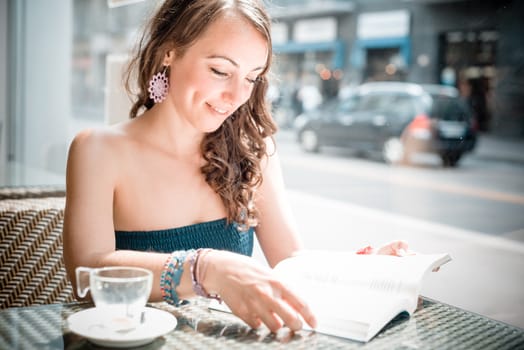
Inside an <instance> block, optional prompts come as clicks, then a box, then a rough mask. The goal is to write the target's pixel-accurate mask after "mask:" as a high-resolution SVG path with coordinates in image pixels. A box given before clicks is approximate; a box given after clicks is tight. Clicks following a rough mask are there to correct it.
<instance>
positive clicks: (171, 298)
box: [160, 249, 195, 305]
mask: <svg viewBox="0 0 524 350" xmlns="http://www.w3.org/2000/svg"><path fill="white" fill-rule="evenodd" d="M194 252H195V251H194V250H193V249H191V250H187V251H186V250H179V251H174V252H173V253H171V254H170V255H169V257H168V258H167V260H166V262H165V263H164V268H163V269H162V273H161V275H160V291H161V292H162V299H164V301H166V302H168V303H169V304H173V305H178V304H179V303H180V299H179V297H178V294H177V292H176V288H177V287H178V285H179V284H180V279H181V278H182V273H183V272H184V262H185V261H186V257H187V255H188V254H194Z"/></svg>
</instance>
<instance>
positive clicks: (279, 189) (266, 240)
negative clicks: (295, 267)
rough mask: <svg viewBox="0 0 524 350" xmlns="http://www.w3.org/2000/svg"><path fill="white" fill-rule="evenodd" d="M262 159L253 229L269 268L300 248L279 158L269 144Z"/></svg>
mask: <svg viewBox="0 0 524 350" xmlns="http://www.w3.org/2000/svg"><path fill="white" fill-rule="evenodd" d="M268 149H269V151H268V153H269V156H268V157H267V158H266V159H265V160H264V162H263V164H262V167H263V181H262V185H261V186H260V189H259V191H258V193H257V202H256V205H257V208H258V210H259V213H260V222H259V225H258V226H257V228H256V232H257V238H258V241H259V243H260V247H261V248H262V251H263V252H264V255H265V257H266V259H267V261H268V263H269V265H270V266H271V267H274V266H275V265H276V264H277V263H278V262H280V261H281V260H283V259H285V258H287V257H290V256H292V255H293V254H294V253H296V252H298V251H300V250H301V249H303V245H302V241H301V238H300V236H299V234H298V230H297V227H296V222H295V219H294V216H293V213H292V211H291V208H290V206H289V203H288V200H287V197H286V190H285V186H284V179H283V176H282V170H281V167H280V159H279V157H278V154H277V152H276V151H275V150H274V146H273V144H272V142H270V141H268Z"/></svg>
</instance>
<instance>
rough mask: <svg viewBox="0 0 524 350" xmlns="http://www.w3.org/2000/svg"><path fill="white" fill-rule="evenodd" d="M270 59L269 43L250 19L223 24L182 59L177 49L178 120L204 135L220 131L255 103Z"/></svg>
mask: <svg viewBox="0 0 524 350" xmlns="http://www.w3.org/2000/svg"><path fill="white" fill-rule="evenodd" d="M267 55H268V47H267V42H266V40H265V38H264V37H263V36H262V35H261V34H260V33H259V32H258V31H256V29H255V28H254V27H253V26H252V25H251V24H250V23H249V22H247V21H246V20H245V19H243V18H241V17H240V16H238V15H235V14H228V15H226V16H224V17H222V18H220V19H217V20H216V21H215V22H214V23H212V24H211V25H210V26H209V27H208V28H207V30H206V31H205V32H204V33H203V34H202V36H201V37H200V38H199V39H198V40H197V41H196V42H195V43H194V44H193V45H192V46H191V47H190V48H188V49H187V51H186V52H185V54H184V55H183V56H182V57H177V56H176V49H175V54H174V56H175V58H174V60H173V61H172V64H171V73H170V77H169V78H170V80H169V81H170V88H169V94H170V96H169V101H170V102H171V103H172V104H173V106H174V108H175V114H176V116H177V117H179V118H183V119H185V120H186V121H187V122H189V123H190V124H191V125H192V126H193V127H194V128H195V129H197V130H198V131H200V132H212V131H214V130H216V129H217V128H218V127H219V126H220V125H221V124H222V123H223V122H224V120H225V119H226V118H227V117H228V116H230V115H231V114H232V113H233V112H234V111H235V110H236V109H237V108H238V107H240V106H241V105H242V104H244V103H245V102H246V101H247V100H248V99H249V97H250V96H251V92H252V91H253V87H254V84H255V83H256V79H257V77H258V76H259V74H260V73H261V72H262V71H263V70H264V68H265V65H266V61H267ZM166 102H167V101H166Z"/></svg>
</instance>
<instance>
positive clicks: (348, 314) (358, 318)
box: [210, 251, 451, 342]
mask: <svg viewBox="0 0 524 350" xmlns="http://www.w3.org/2000/svg"><path fill="white" fill-rule="evenodd" d="M449 260H451V258H450V256H449V255H448V254H431V255H428V254H416V255H413V256H405V257H397V256H390V255H358V254H355V253H354V252H327V251H308V252H304V253H301V254H300V255H298V256H295V257H292V258H288V259H285V260H283V261H281V262H280V263H279V264H278V265H277V266H276V267H275V269H274V271H275V273H276V274H277V275H278V276H279V277H280V278H281V279H282V281H283V282H285V283H286V285H288V286H289V287H290V288H291V289H292V290H293V291H294V292H295V293H297V295H299V296H300V297H301V298H303V299H304V300H305V301H306V302H307V303H308V305H309V306H310V307H311V309H312V311H313V312H314V314H315V315H316V317H317V320H318V327H317V328H316V331H318V332H320V333H326V334H330V335H335V336H340V337H344V338H350V339H354V340H358V341H363V342H366V341H369V340H370V339H371V338H372V337H373V336H374V335H375V334H376V333H378V332H379V331H380V330H381V329H382V328H383V327H384V326H385V325H386V324H387V323H388V322H389V321H390V320H392V319H393V318H394V317H395V316H396V315H398V314H399V313H401V312H403V311H407V312H408V313H410V314H411V313H412V312H413V311H415V309H416V306H417V300H418V293H419V291H420V287H421V282H422V279H423V277H424V275H425V273H427V272H428V271H431V270H432V269H434V268H436V267H438V266H441V265H442V264H444V263H446V262H448V261H449ZM210 308H212V309H216V310H220V311H229V312H230V310H229V308H228V307H227V305H225V304H218V303H213V302H212V303H211V304H210ZM304 326H305V329H308V328H307V324H306V323H305V322H304Z"/></svg>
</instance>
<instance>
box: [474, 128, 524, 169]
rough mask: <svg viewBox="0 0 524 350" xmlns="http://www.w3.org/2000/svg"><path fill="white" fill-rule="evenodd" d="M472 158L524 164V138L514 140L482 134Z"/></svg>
mask: <svg viewBox="0 0 524 350" xmlns="http://www.w3.org/2000/svg"><path fill="white" fill-rule="evenodd" d="M470 156H471V157H476V158H478V159H483V160H492V161H493V160H495V161H503V162H514V163H520V164H524V138H520V139H514V138H504V137H501V136H494V135H489V134H481V135H479V137H478V142H477V146H476V147H475V149H474V150H473V152H472V153H471V154H470Z"/></svg>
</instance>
